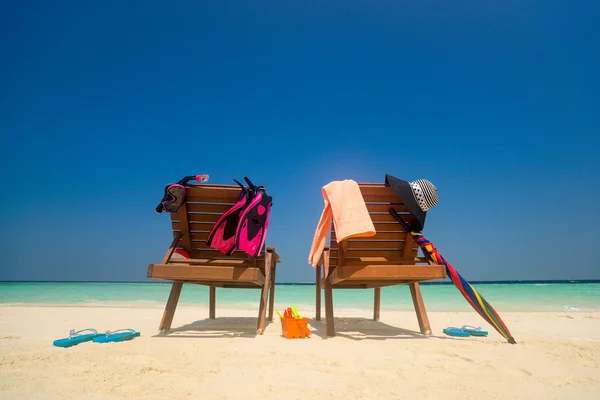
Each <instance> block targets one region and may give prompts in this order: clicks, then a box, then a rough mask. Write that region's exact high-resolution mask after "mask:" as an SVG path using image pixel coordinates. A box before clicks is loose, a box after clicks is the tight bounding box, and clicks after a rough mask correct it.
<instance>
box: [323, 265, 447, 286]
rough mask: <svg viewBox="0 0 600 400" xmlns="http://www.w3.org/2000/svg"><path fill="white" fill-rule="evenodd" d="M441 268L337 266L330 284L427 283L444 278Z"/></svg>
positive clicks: (419, 266)
mask: <svg viewBox="0 0 600 400" xmlns="http://www.w3.org/2000/svg"><path fill="white" fill-rule="evenodd" d="M445 275H446V274H445V270H444V268H443V266H432V265H425V266H421V265H367V266H364V267H350V266H346V265H344V266H338V267H337V268H336V269H335V270H334V271H333V272H332V273H331V274H330V278H329V279H330V282H331V283H332V284H336V283H338V282H341V281H361V282H365V281H369V280H376V281H390V280H419V281H427V280H434V279H443V278H445V277H446V276H445Z"/></svg>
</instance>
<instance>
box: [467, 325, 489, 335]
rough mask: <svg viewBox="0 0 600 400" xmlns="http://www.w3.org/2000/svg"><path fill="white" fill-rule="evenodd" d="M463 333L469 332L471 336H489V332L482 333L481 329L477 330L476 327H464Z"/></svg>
mask: <svg viewBox="0 0 600 400" xmlns="http://www.w3.org/2000/svg"><path fill="white" fill-rule="evenodd" d="M460 329H462V330H463V331H465V332H469V333H470V334H471V336H487V335H488V333H487V331H482V330H481V327H478V328H475V327H474V326H471V325H463V326H462V328H460Z"/></svg>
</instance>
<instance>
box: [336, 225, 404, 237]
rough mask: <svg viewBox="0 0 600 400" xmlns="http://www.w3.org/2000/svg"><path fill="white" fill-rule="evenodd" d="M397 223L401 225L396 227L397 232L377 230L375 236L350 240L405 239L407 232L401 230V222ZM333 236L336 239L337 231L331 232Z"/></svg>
mask: <svg viewBox="0 0 600 400" xmlns="http://www.w3.org/2000/svg"><path fill="white" fill-rule="evenodd" d="M390 225H391V224H390ZM397 225H398V226H399V229H396V231H395V232H384V231H377V232H375V235H373V236H368V237H361V238H352V239H349V240H404V239H406V232H404V231H402V230H401V229H402V227H400V224H397ZM331 238H332V239H333V240H336V235H335V231H332V232H331Z"/></svg>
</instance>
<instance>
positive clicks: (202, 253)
mask: <svg viewBox="0 0 600 400" xmlns="http://www.w3.org/2000/svg"><path fill="white" fill-rule="evenodd" d="M192 243H201V242H192ZM190 256H191V257H193V258H208V259H214V258H216V259H230V258H239V259H245V260H247V254H246V253H244V252H243V251H235V252H234V253H233V254H232V255H231V256H227V255H225V254H223V253H221V252H220V251H219V250H214V249H211V248H204V249H198V248H196V249H195V248H193V247H192V249H191V252H190Z"/></svg>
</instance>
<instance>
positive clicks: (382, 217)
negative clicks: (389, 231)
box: [369, 213, 409, 230]
mask: <svg viewBox="0 0 600 400" xmlns="http://www.w3.org/2000/svg"><path fill="white" fill-rule="evenodd" d="M369 216H370V217H371V221H373V223H376V222H388V223H390V224H391V223H393V224H395V225H397V226H398V227H400V228H402V225H400V224H399V223H398V221H396V220H395V219H394V217H393V216H392V215H391V214H390V213H386V214H369ZM401 216H402V218H405V219H406V218H409V215H408V214H401ZM375 228H377V227H375ZM376 230H377V229H376Z"/></svg>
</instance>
